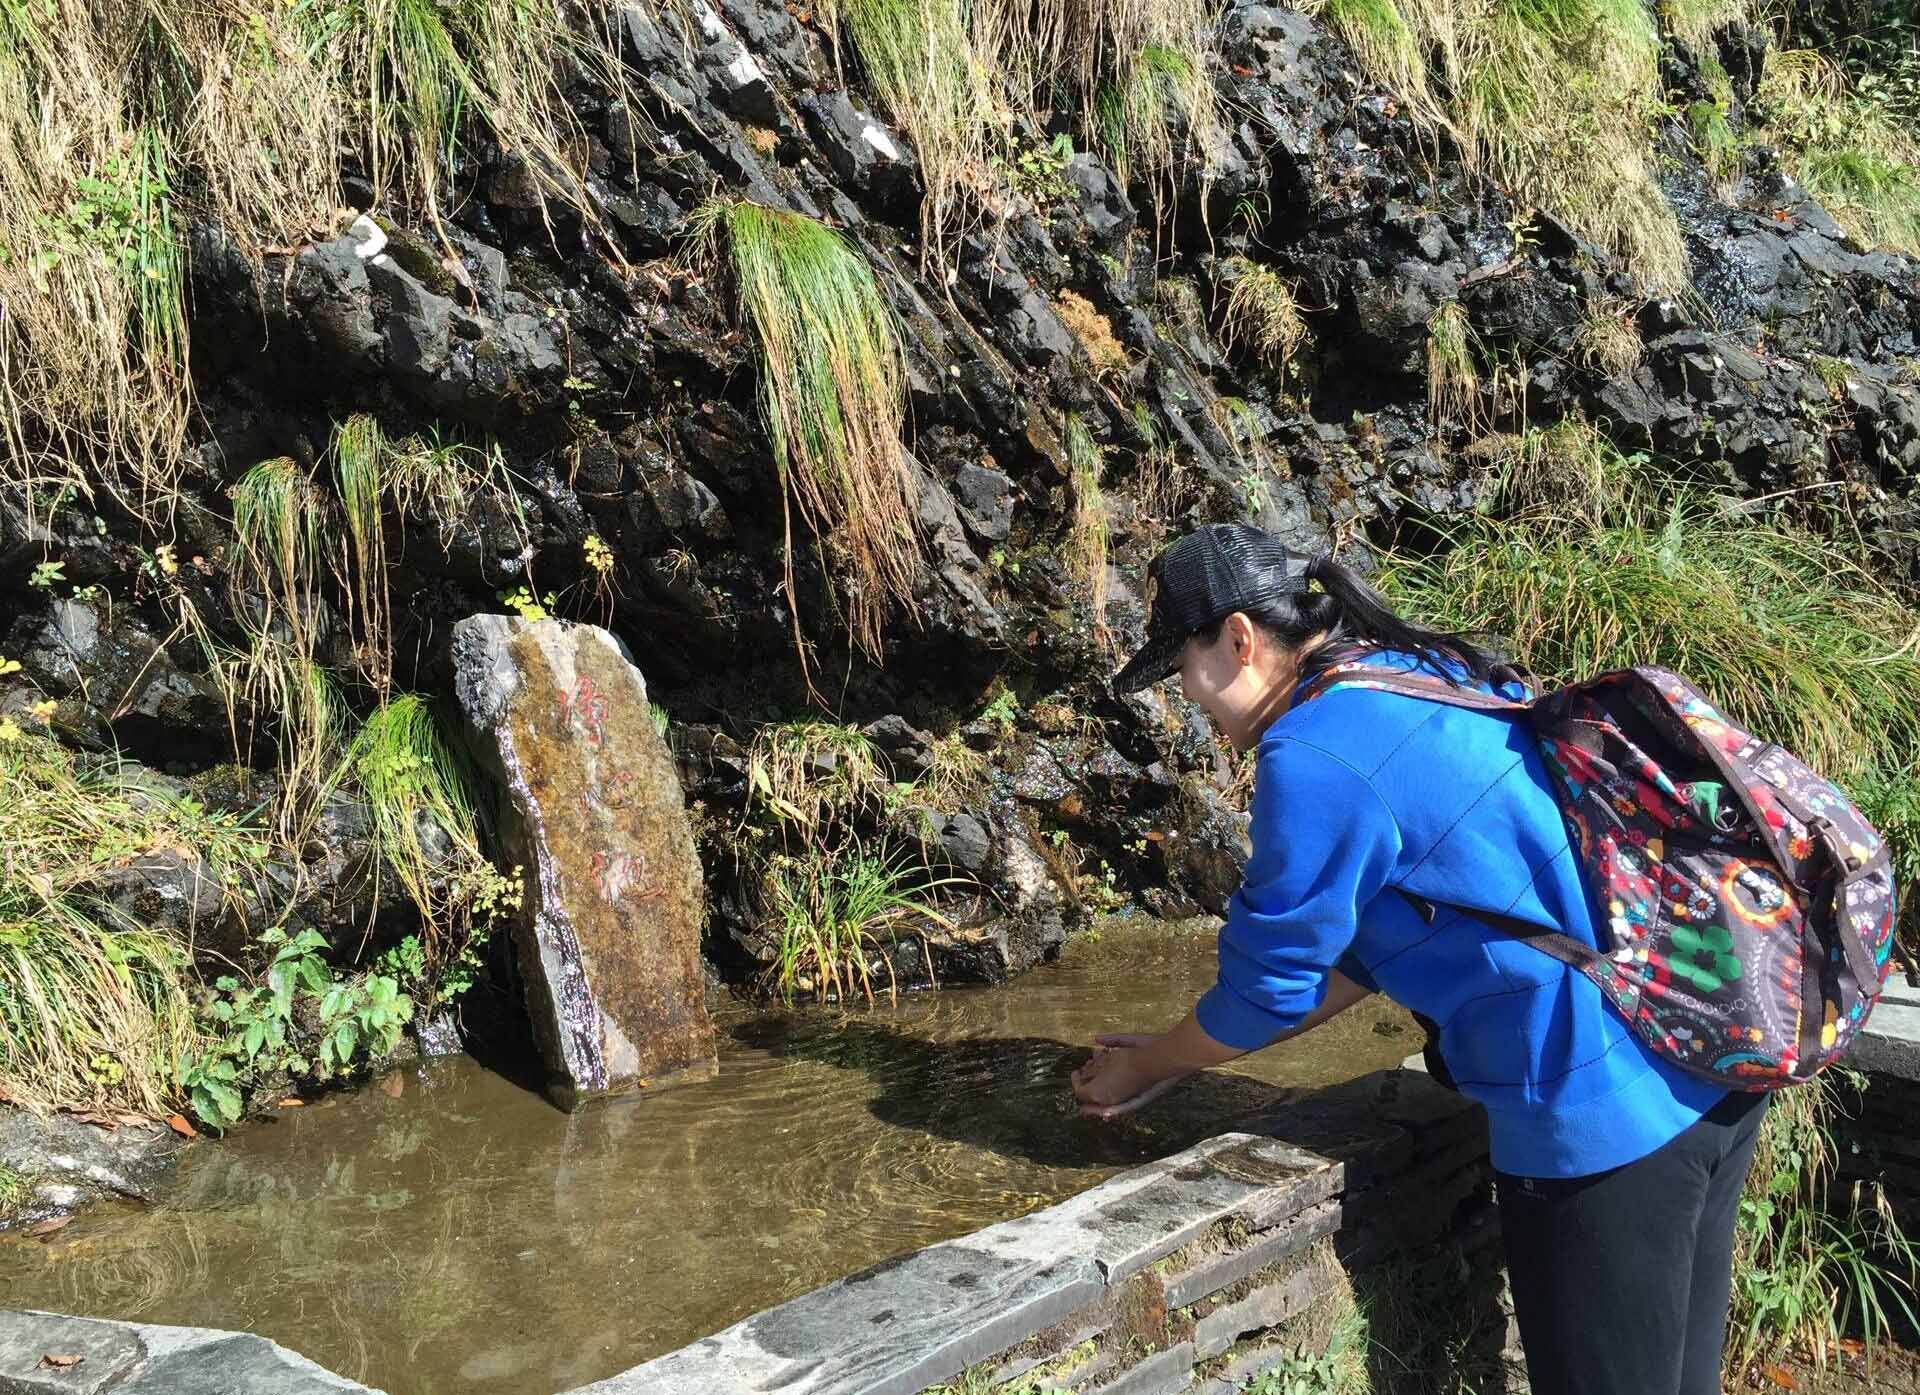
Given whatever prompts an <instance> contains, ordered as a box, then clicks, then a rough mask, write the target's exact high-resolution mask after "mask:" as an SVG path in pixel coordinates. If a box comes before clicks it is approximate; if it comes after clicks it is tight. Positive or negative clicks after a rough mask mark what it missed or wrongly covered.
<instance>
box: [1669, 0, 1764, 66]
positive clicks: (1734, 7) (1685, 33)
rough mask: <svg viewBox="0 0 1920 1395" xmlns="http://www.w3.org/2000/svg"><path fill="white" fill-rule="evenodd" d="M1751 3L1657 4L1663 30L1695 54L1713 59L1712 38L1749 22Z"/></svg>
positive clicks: (1678, 0)
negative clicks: (1731, 26) (1728, 27)
mask: <svg viewBox="0 0 1920 1395" xmlns="http://www.w3.org/2000/svg"><path fill="white" fill-rule="evenodd" d="M1752 8H1753V4H1752V0H1658V3H1657V4H1656V6H1655V11H1656V13H1657V14H1658V15H1659V18H1660V24H1661V27H1662V28H1664V29H1665V30H1666V31H1667V33H1669V34H1671V35H1672V36H1673V37H1674V38H1675V39H1677V40H1679V41H1680V42H1681V43H1683V44H1685V45H1686V46H1687V47H1688V48H1690V49H1692V50H1693V51H1694V52H1695V53H1698V54H1704V55H1711V54H1712V53H1713V37H1714V35H1715V34H1717V33H1719V31H1720V30H1722V29H1724V28H1726V27H1727V26H1728V25H1729V24H1733V23H1735V22H1737V21H1740V20H1744V19H1746V18H1747V16H1748V13H1749V11H1750V10H1751V9H1752Z"/></svg>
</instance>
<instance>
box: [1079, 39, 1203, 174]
mask: <svg viewBox="0 0 1920 1395" xmlns="http://www.w3.org/2000/svg"><path fill="white" fill-rule="evenodd" d="M1093 116H1094V120H1093V126H1092V130H1093V135H1094V144H1095V147H1096V148H1097V149H1098V150H1099V152H1100V153H1101V154H1102V155H1103V156H1105V157H1106V160H1107V163H1108V164H1110V165H1112V166H1113V170H1114V173H1115V174H1117V175H1118V176H1119V177H1120V182H1121V183H1122V184H1130V183H1132V182H1133V181H1134V180H1136V179H1145V178H1149V177H1151V176H1154V175H1162V176H1166V175H1169V174H1170V172H1171V171H1172V170H1173V168H1174V166H1175V163H1176V161H1177V158H1178V156H1179V154H1180V152H1181V149H1182V147H1183V141H1182V134H1183V133H1184V135H1185V137H1186V140H1187V142H1193V141H1196V140H1197V141H1205V140H1206V139H1208V137H1209V135H1210V132H1211V129H1212V126H1213V123H1214V121H1215V119H1216V118H1215V113H1214V90H1213V82H1212V79H1211V78H1210V77H1209V76H1208V75H1207V71H1206V59H1205V56H1204V55H1203V54H1202V53H1200V52H1199V51H1197V50H1196V49H1193V48H1190V47H1182V46H1177V45H1175V44H1171V43H1151V44H1146V45H1143V46H1142V47H1141V48H1140V49H1139V50H1138V51H1137V52H1136V53H1135V54H1134V55H1133V57H1132V59H1131V61H1129V62H1127V63H1125V64H1123V65H1122V66H1121V67H1120V68H1119V70H1118V71H1117V72H1116V73H1115V74H1114V76H1113V77H1112V78H1111V79H1110V80H1109V81H1107V82H1104V83H1102V84H1101V85H1100V87H1099V88H1098V89H1097V92H1096V95H1095V99H1094V109H1093Z"/></svg>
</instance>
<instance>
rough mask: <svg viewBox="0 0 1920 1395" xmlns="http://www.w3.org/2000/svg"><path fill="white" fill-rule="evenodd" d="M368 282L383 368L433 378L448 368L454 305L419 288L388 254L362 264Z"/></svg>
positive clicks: (416, 376) (414, 376) (409, 375)
mask: <svg viewBox="0 0 1920 1395" xmlns="http://www.w3.org/2000/svg"><path fill="white" fill-rule="evenodd" d="M367 283H368V285H369V286H370V287H371V288H372V290H373V294H374V306H375V315H376V318H377V321H378V323H379V325H380V334H381V339H382V341H383V342H384V343H385V344H386V349H387V364H388V366H389V367H391V368H392V369H393V370H394V371H395V372H397V373H400V374H402V375H404V376H406V377H411V378H421V379H426V378H433V377H436V376H438V375H439V374H440V373H441V372H442V371H444V370H445V368H446V366H447V352H448V345H449V343H450V341H451V339H452V336H453V317H454V314H455V313H456V311H457V310H458V307H457V306H455V305H454V303H453V301H452V300H450V299H448V298H447V297H446V296H443V295H435V294H434V293H433V292H432V291H430V290H428V289H427V288H426V287H425V286H423V285H421V284H420V282H419V281H417V280H415V279H414V278H413V277H412V276H410V275H409V274H408V273H407V272H405V271H403V270H401V268H400V265H399V263H397V262H395V261H394V260H393V259H392V258H391V257H389V256H384V255H383V256H377V257H374V258H373V259H372V260H371V261H370V262H368V263H367Z"/></svg>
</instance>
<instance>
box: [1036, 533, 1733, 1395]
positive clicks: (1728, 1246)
mask: <svg viewBox="0 0 1920 1395" xmlns="http://www.w3.org/2000/svg"><path fill="white" fill-rule="evenodd" d="M1151 571H1152V575H1153V577H1154V579H1155V581H1156V583H1157V588H1158V589H1157V591H1156V593H1155V596H1154V601H1153V611H1152V615H1151V618H1150V620H1149V622H1148V638H1147V643H1146V644H1145V646H1144V647H1143V648H1142V649H1141V650H1140V652H1139V653H1138V654H1136V655H1135V656H1134V657H1133V659H1132V660H1131V661H1130V662H1129V663H1128V664H1127V666H1126V667H1125V668H1124V669H1123V670H1122V671H1121V672H1120V674H1119V675H1118V677H1117V678H1116V679H1115V686H1116V687H1117V688H1118V689H1120V690H1121V691H1123V692H1126V691H1133V690H1136V689H1139V688H1142V687H1145V686H1147V685H1148V684H1151V683H1154V682H1157V681H1159V680H1160V679H1163V678H1168V677H1171V676H1172V675H1173V674H1175V673H1176V672H1177V673H1178V674H1179V675H1180V686H1181V690H1182V692H1184V693H1185V694H1186V696H1187V698H1188V699H1189V700H1190V701H1193V702H1196V703H1198V704H1199V705H1200V706H1201V707H1202V708H1204V709H1205V710H1206V711H1207V713H1208V715H1209V716H1211V717H1212V718H1213V720H1214V722H1215V723H1216V724H1217V725H1218V727H1219V728H1220V730H1221V732H1222V733H1223V734H1224V735H1225V736H1226V737H1227V739H1228V740H1229V741H1231V742H1232V743H1233V745H1234V747H1235V749H1237V750H1241V751H1246V750H1254V749H1257V750H1258V752H1259V755H1258V765H1257V767H1256V776H1255V785H1254V796H1253V823H1252V830H1251V836H1252V841H1253V852H1252V857H1251V859H1250V860H1249V861H1248V863H1247V869H1246V874H1245V878H1244V880H1243V882H1242V884H1241V886H1240V889H1239V890H1238V891H1237V892H1236V893H1235V894H1234V896H1233V899H1232V901H1231V903H1230V905H1229V907H1228V911H1227V918H1226V923H1225V924H1224V925H1223V926H1222V927H1221V930H1220V969H1219V978H1218V981H1217V982H1216V984H1215V985H1214V987H1213V988H1212V989H1210V990H1209V991H1208V992H1207V993H1206V994H1205V995H1204V996H1202V998H1201V999H1200V1001H1199V1002H1198V1003H1197V1004H1196V1005H1195V1007H1194V1009H1193V1011H1192V1012H1191V1013H1190V1014H1189V1015H1188V1016H1187V1018H1186V1019H1185V1020H1184V1021H1182V1022H1181V1023H1180V1024H1179V1025H1178V1026H1175V1027H1173V1028H1171V1029H1170V1030H1168V1031H1165V1032H1162V1033H1160V1034H1158V1035H1126V1036H1110V1037H1101V1038H1100V1039H1099V1042H1098V1046H1097V1049H1096V1051H1095V1054H1094V1056H1093V1058H1092V1059H1091V1060H1089V1061H1088V1062H1087V1063H1086V1064H1085V1065H1084V1066H1082V1067H1081V1068H1080V1069H1079V1070H1078V1071H1077V1072H1076V1073H1075V1074H1074V1077H1073V1089H1074V1093H1075V1095H1076V1096H1077V1097H1078V1099H1079V1101H1080V1104H1081V1109H1082V1112H1083V1113H1086V1114H1089V1115H1092V1116H1095V1117H1099V1118H1112V1117H1114V1116H1116V1115H1119V1114H1123V1113H1126V1112H1128V1111H1129V1110H1132V1109H1137V1108H1139V1107H1140V1105H1142V1104H1144V1103H1146V1102H1147V1101H1148V1100H1150V1099H1152V1098H1154V1097H1155V1096H1156V1095H1158V1094H1160V1093H1161V1092H1162V1091H1164V1090H1166V1089H1168V1088H1169V1087H1170V1086H1171V1085H1173V1084H1174V1083H1175V1082H1177V1081H1179V1080H1180V1079H1182V1078H1183V1077H1185V1076H1188V1075H1191V1074H1192V1073H1193V1072H1195V1071H1198V1070H1203V1069H1205V1068H1206V1067H1208V1066H1217V1065H1220V1064H1222V1063H1224V1062H1227V1061H1231V1060H1234V1059H1235V1058H1237V1057H1239V1056H1243V1055H1245V1054H1246V1053H1248V1052H1249V1051H1257V1050H1259V1049H1260V1048H1261V1047H1264V1046H1270V1045H1272V1044H1273V1043H1275V1042H1278V1041H1284V1040H1286V1039H1287V1038H1289V1037H1295V1036H1298V1035H1300V1034H1301V1033H1302V1032H1307V1031H1311V1030H1312V1029H1313V1028H1314V1027H1317V1026H1319V1025H1320V1024H1321V1023H1322V1022H1325V1021H1327V1020H1328V1019H1329V1018H1331V1017H1333V1016H1335V1015H1337V1014H1338V1013H1340V1012H1343V1011H1345V1010H1346V1009H1347V1008H1349V1007H1351V1006H1352V1005H1353V1004H1354V1003H1356V1002H1358V1001H1359V1000H1360V999H1361V998H1363V997H1365V996H1367V995H1368V994H1369V993H1372V992H1375V991H1380V992H1384V993H1387V994H1388V995H1389V996H1391V997H1392V998H1394V999H1395V1000H1396V1001H1398V1002H1400V1003H1401V1004H1403V1005H1404V1006H1406V1007H1407V1008H1409V1009H1411V1010H1412V1011H1414V1012H1416V1013H1418V1014H1420V1015H1421V1016H1423V1017H1426V1018H1429V1019H1431V1020H1432V1021H1433V1022H1435V1023H1437V1024H1438V1028H1439V1040H1438V1045H1439V1052H1440V1055H1441V1057H1442V1058H1443V1059H1444V1061H1445V1063H1446V1066H1447V1067H1448V1069H1449V1071H1450V1073H1451V1074H1452V1076H1453V1078H1454V1081H1455V1083H1456V1085H1457V1087H1458V1088H1459V1089H1460V1090H1461V1091H1462V1092H1463V1093H1465V1094H1467V1095H1468V1096H1470V1097H1472V1098H1473V1099H1476V1100H1478V1101H1479V1102H1480V1103H1481V1104H1483V1105H1485V1106H1486V1110H1487V1119H1488V1123H1489V1134H1490V1141H1491V1148H1492V1154H1493V1165H1494V1168H1495V1171H1496V1174H1497V1177H1498V1193H1499V1204H1500V1218H1501V1225H1502V1229H1503V1232H1504V1235H1505V1240H1506V1247H1507V1266H1508V1271H1509V1274H1510V1276H1511V1278H1512V1284H1513V1293H1514V1303H1515V1309H1516V1313H1517V1316H1518V1318H1519V1323H1520V1333H1521V1339H1522V1341H1523V1342H1524V1344H1525V1346H1526V1352H1527V1369H1528V1374H1529V1378H1530V1381H1531V1384H1532V1387H1533V1390H1534V1395H1563V1393H1565V1395H1720V1388H1721V1387H1720V1353H1721V1347H1722V1344H1723V1342H1724V1339H1725V1329H1726V1314H1727V1295H1728V1286H1729V1280H1730V1272H1731V1268H1732V1253H1733V1225H1734V1217H1735V1214H1736V1211H1737V1209H1738V1204H1739V1197H1740V1191H1741V1186H1742V1183H1743V1182H1744V1180H1745V1177H1746V1172H1747V1167H1748V1164H1749V1163H1750V1161H1751V1160H1752V1156H1753V1146H1754V1136H1755V1132H1756V1130H1757V1129H1758V1127H1759V1122H1760V1117H1761V1114H1762V1112H1763V1107H1764V1097H1763V1096H1759V1095H1750V1094H1744V1093H1733V1094H1729V1093H1728V1092H1726V1091H1724V1090H1722V1089H1720V1088H1719V1087H1717V1086H1715V1085H1713V1084H1711V1083H1710V1082H1708V1081H1706V1080H1703V1079H1700V1078H1697V1077H1694V1076H1691V1075H1689V1074H1687V1073H1686V1072H1684V1071H1682V1070H1680V1069H1678V1068H1677V1067H1674V1066H1671V1065H1669V1064H1668V1063H1667V1062H1665V1061H1664V1060H1662V1059H1660V1058H1659V1057H1657V1056H1655V1055H1654V1054H1653V1053H1652V1052H1651V1051H1649V1050H1648V1049H1647V1048H1646V1047H1645V1046H1643V1045H1642V1044H1641V1042H1640V1039H1639V1038H1638V1037H1637V1036H1636V1035H1635V1034H1634V1033H1633V1032H1632V1031H1631V1030H1629V1028H1628V1027H1627V1024H1626V1023H1625V1021H1624V1020H1622V1019H1621V1018H1620V1017H1619V1016H1618V1015H1617V1014H1616V1013H1615V1012H1614V1010H1613V1009H1612V1008H1611V1007H1610V1006H1609V1005H1608V1004H1607V1003H1606V1002H1605V1001H1604V1000H1603V999H1602V997H1601V995H1600V993H1599V990H1598V989H1596V988H1595V987H1594V986H1593V984H1592V983H1591V982H1589V981H1588V980H1587V979H1586V978H1585V977H1583V976H1582V975H1581V974H1579V973H1577V972H1575V971H1573V970H1571V969H1569V968H1567V967H1566V966H1565V965H1563V964H1562V963H1561V962H1560V961H1559V960H1557V959H1553V958H1550V957H1549V956H1548V955H1546V954H1544V953H1542V952H1541V951H1540V950H1538V949H1535V948H1533V947H1532V946H1530V945H1528V944H1526V943H1525V942H1523V941H1521V940H1519V939H1517V938H1514V937H1512V936H1510V935H1505V934H1501V933H1499V932H1498V931H1496V930H1493V929H1491V928H1489V927H1488V926H1487V925H1486V924H1484V923H1482V922H1481V921H1480V920H1478V919H1476V918H1475V912H1476V911H1478V912H1484V913H1489V914H1494V915H1500V914H1504V915H1507V916H1511V917H1514V918H1517V919H1520V920H1524V921H1528V922H1531V923H1533V924H1538V925H1542V926H1547V927H1550V928H1553V929H1558V930H1561V931H1563V932H1565V933H1566V934H1568V935H1571V936H1573V937H1575V938H1576V939H1580V940H1583V941H1585V942H1586V943H1588V944H1594V945H1597V944H1598V941H1597V939H1596V938H1595V934H1594V926H1593V918H1592V915H1591V913H1590V910H1589V905H1588V900H1587V895H1586V892H1585V890H1584V887H1583V884H1582V880H1581V870H1580V868H1579V866H1578V863H1577V858H1576V855H1575V854H1574V852H1573V850H1572V849H1571V848H1570V847H1569V844H1568V835H1567V829H1566V825H1565V823H1564V821H1563V819H1562V816H1561V814H1560V811H1559V807H1558V805H1557V804H1556V803H1555V800H1554V795H1553V791H1552V786H1551V784H1550V783H1549V776H1548V775H1547V772H1546V770H1545V768H1544V766H1543V765H1542V763H1541V760H1540V757H1539V755H1538V754H1537V753H1536V751H1535V748H1534V744H1533V740H1532V737H1531V735H1530V734H1529V733H1528V731H1527V730H1526V729H1525V727H1524V725H1523V724H1521V723H1519V722H1517V721H1516V720H1515V719H1514V718H1512V717H1510V716H1503V715H1499V714H1494V713H1487V712H1478V711H1470V710H1466V709H1462V708H1456V707H1450V706H1446V705H1443V704H1439V703H1434V702H1426V701H1422V700H1420V699H1419V698H1416V697H1410V696H1407V695H1404V694H1400V693H1392V692H1384V691H1380V690H1378V689H1369V688H1359V687H1339V686H1335V687H1332V688H1330V689H1329V690H1327V691H1325V692H1323V693H1321V694H1320V695H1318V696H1312V697H1309V698H1308V700H1306V701H1300V702H1298V703H1296V698H1298V697H1299V696H1300V695H1301V689H1302V687H1303V685H1305V684H1306V683H1307V682H1308V681H1309V680H1310V679H1312V678H1313V677H1314V675H1315V674H1317V673H1320V672H1322V671H1324V670H1325V669H1326V668H1327V667H1329V666H1330V665H1331V664H1332V663H1334V662H1352V661H1354V660H1355V659H1356V656H1357V657H1358V658H1359V660H1360V661H1362V662H1366V663H1372V664H1381V665H1392V666H1398V667H1402V668H1412V667H1416V666H1420V667H1424V668H1425V669H1427V670H1430V671H1432V672H1435V673H1438V674H1440V675H1442V676H1444V677H1446V678H1447V679H1448V680H1450V681H1452V682H1455V683H1458V684H1464V685H1470V686H1473V687H1477V688H1480V689H1482V690H1493V691H1498V692H1500V693H1501V694H1502V695H1503V696H1508V697H1519V696H1522V695H1523V694H1522V693H1521V691H1520V688H1519V685H1518V684H1517V683H1514V684H1510V685H1508V686H1500V683H1499V680H1500V679H1502V678H1505V677H1510V674H1506V673H1504V672H1501V671H1498V666H1497V664H1496V662H1495V660H1494V658H1493V657H1492V656H1491V655H1490V654H1489V653H1488V652H1487V651H1486V650H1485V649H1483V648H1481V647H1480V646H1479V645H1477V644H1476V643H1474V642H1473V641H1471V640H1469V639H1467V638H1465V637H1463V636H1460V635H1452V634H1443V633H1438V632H1435V631H1432V630H1427V629H1423V628H1421V627H1419V626H1416V625H1413V624H1411V623H1409V622H1407V621H1406V620H1403V619H1401V618H1400V617H1399V616H1397V615H1395V614H1394V613H1393V612H1392V610H1391V609H1389V608H1388V607H1387V605H1386V603H1385V602H1384V601H1383V600H1382V599H1381V597H1380V596H1379V595H1378V594H1377V593H1376V592H1374V591H1373V590H1372V589H1371V588H1369V587H1368V586H1366V585H1365V584H1364V583H1363V582H1361V581H1360V579H1359V578H1358V577H1357V576H1355V575H1354V573H1353V572H1351V571H1350V570H1348V569H1347V568H1346V567H1344V566H1342V565H1340V564H1339V563H1337V562H1335V561H1333V560H1332V559H1330V558H1320V559H1317V560H1311V561H1310V560H1308V559H1307V558H1304V557H1302V556H1300V555H1298V554H1296V553H1293V552H1290V551H1289V550H1288V549H1287V548H1285V547H1283V546H1282V545H1281V544H1280V543H1279V542H1278V541H1277V540H1276V539H1274V538H1273V537H1272V536H1271V535H1269V534H1267V533H1264V532H1262V531H1261V530H1260V529H1257V528H1254V527H1251V526H1248V525H1245V524H1216V525H1213V526H1210V527H1206V528H1202V529H1200V530H1199V531H1198V532H1195V533H1192V534H1189V535H1188V536H1186V537H1185V538H1182V539H1181V540H1180V541H1178V542H1176V543H1174V544H1173V545H1172V546H1171V547H1169V548H1168V549H1167V550H1166V551H1165V552H1163V553H1162V554H1161V555H1160V556H1159V557H1157V558H1155V559H1154V562H1153V566H1152V569H1151Z"/></svg>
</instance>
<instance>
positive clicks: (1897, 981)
mask: <svg viewBox="0 0 1920 1395" xmlns="http://www.w3.org/2000/svg"><path fill="white" fill-rule="evenodd" d="M1895 985H1898V987H1897V988H1896V987H1895ZM1847 1064H1848V1065H1850V1066H1854V1067H1855V1068H1857V1069H1859V1070H1865V1071H1877V1072H1878V1073H1880V1074H1881V1075H1892V1076H1897V1077H1898V1078H1900V1079H1902V1080H1920V989H1912V988H1908V987H1907V982H1906V979H1905V978H1904V977H1901V976H1899V975H1896V976H1895V977H1894V979H1893V980H1892V981H1891V982H1889V983H1888V985H1887V992H1886V994H1885V996H1883V997H1882V998H1881V999H1880V1001H1879V1002H1877V1003H1875V1004H1874V1007H1873V1011H1872V1012H1871V1013H1869V1014H1868V1015H1867V1020H1866V1024H1865V1025H1864V1026H1862V1027H1861V1028H1860V1032H1859V1034H1858V1035H1857V1036H1855V1037H1854V1039H1853V1046H1852V1048H1851V1049H1850V1050H1849V1051H1848V1052H1847Z"/></svg>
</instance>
